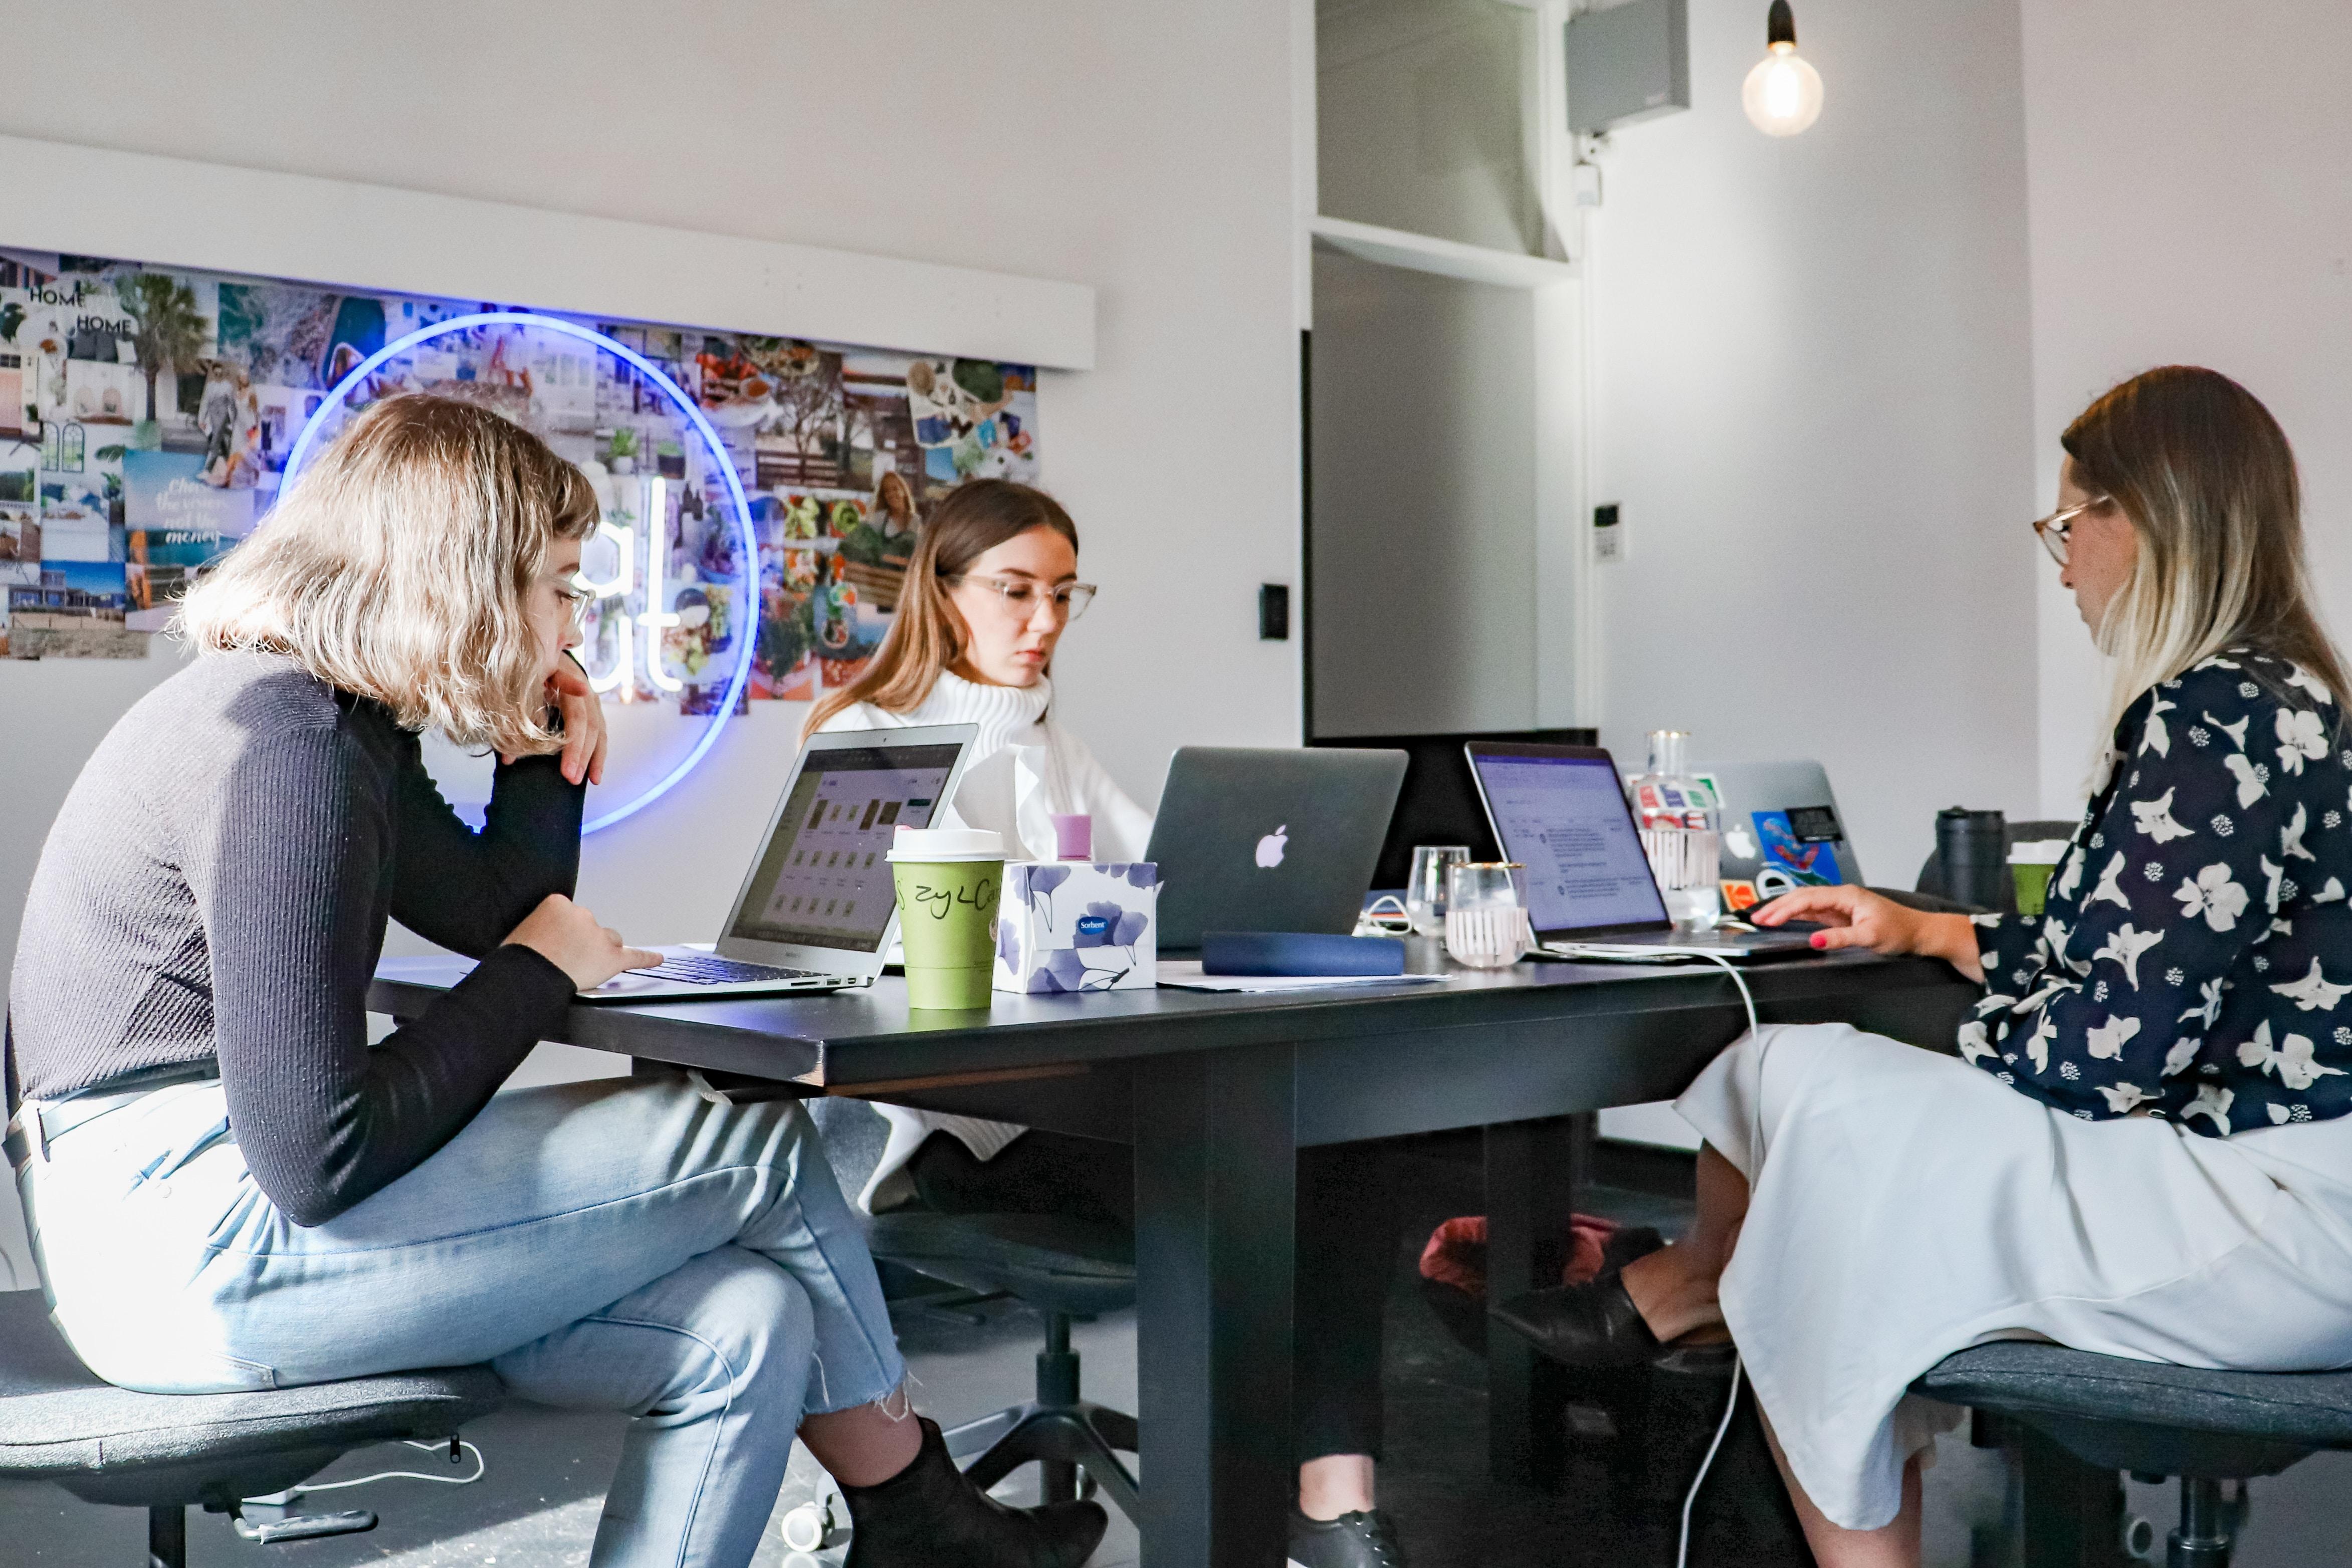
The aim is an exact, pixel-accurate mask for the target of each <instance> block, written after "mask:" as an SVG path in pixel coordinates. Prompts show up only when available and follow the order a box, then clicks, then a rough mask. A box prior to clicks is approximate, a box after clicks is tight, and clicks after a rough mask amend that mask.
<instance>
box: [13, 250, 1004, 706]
mask: <svg viewBox="0 0 2352 1568" xmlns="http://www.w3.org/2000/svg"><path fill="white" fill-rule="evenodd" d="M521 308H529V307H528V306H515V305H494V304H486V303H482V302H478V301H460V300H450V299H439V298H425V297H422V296H406V295H388V294H379V293H355V292H351V291H345V290H338V289H333V288H327V287H319V286H316V285H311V284H300V283H289V282H284V281H279V280H274V279H269V278H260V277H239V276H235V275H230V274H223V273H207V272H195V271H189V270H186V269H182V268H172V267H156V266H150V265H146V264H142V263H137V262H127V261H119V260H111V259H107V258H102V257H93V256H61V255H58V254H56V253H43V252H34V251H24V250H10V249H0V593H5V620H0V653H6V654H7V655H9V656H13V657H16V658H44V657H47V658H59V657H66V658H73V657H85V658H87V657H139V656H141V655H142V654H143V653H145V651H146V641H147V637H148V635H149V634H151V633H152V632H158V631H161V630H162V629H163V626H164V625H165V624H166V622H168V621H169V619H170V616H171V613H172V603H173V600H174V599H176V598H177V596H178V595H179V594H180V592H182V591H184V589H185V587H186V586H187V584H188V582H189V581H190V580H192V579H193V578H194V576H195V575H197V574H198V573H200V572H201V571H203V570H205V568H206V567H207V566H209V565H210V564H212V563H213V562H214V561H215V560H217V559H219V558H220V556H221V555H222V554H223V553H224V552H225V551H226V550H227V549H230V548H231V547H233V546H234V545H235V544H236V542H237V541H238V540H239V539H241V538H245V537H246V536H247V535H248V534H250V533H251V532H252V531H253V530H254V528H256V527H257V526H258V525H260V524H261V523H262V522H263V521H264V519H265V518H266V517H267V515H268V510H269V507H270V505H271V503H272V502H273V501H275V499H276V498H277V492H278V484H279V481H280V478H281V476H282V475H283V473H284V469H285V465H286V461H287V456H288V454H289V451H290V449H291V448H292V446H293V444H294V442H295V440H296V439H297V437H298V436H299V434H300V433H301V431H302V429H303V426H304V425H305V423H307V422H308V421H309V420H310V418H311V416H312V415H313V414H315V413H317V412H318V410H319V408H320V404H321V403H322V402H324V401H325V399H326V397H327V395H328V393H329V392H331V390H332V389H333V388H335V387H336V386H337V385H339V384H340V383H341V382H342V380H343V379H344V378H345V377H346V376H348V375H349V374H350V373H351V372H352V371H353V370H354V369H356V368H357V367H358V366H360V365H361V364H362V362H363V361H366V360H368V359H369V358H370V357H371V356H373V354H375V353H376V352H377V351H378V350H381V349H382V348H383V347H384V346H385V345H386V344H388V343H391V342H394V341H396V340H400V339H402V338H404V337H405V336H407V335H408V334H410V333H412V332H415V330H417V329H419V328H423V327H427V326H431V325H434V324H436V323H437V322H442V321H446V320H449V319H453V318H456V317H459V316H466V315H471V314H475V313H477V312H480V311H485V310H494V309H521ZM550 314H553V313H550ZM566 319H572V320H575V321H577V322H578V323H579V324H580V325H583V326H588V327H592V328H593V329H596V330H597V331H599V332H603V333H604V334H606V335H608V336H610V337H611V338H613V339H614V340H615V341H618V342H620V343H622V344H623V345H625V347H627V348H629V349H631V350H635V352H637V353H639V354H641V355H643V356H644V357H645V358H646V360H647V361H650V362H652V363H653V364H655V365H656V366H657V367H658V368H659V369H660V370H661V371H662V372H663V373H664V374H665V375H667V377H668V378H669V379H670V380H671V381H672V382H675V383H676V384H677V386H678V387H679V388H680V389H681V390H682V391H683V392H685V393H686V395H687V396H688V397H689V398H691V399H692V400H693V401H694V402H695V403H696V404H697V406H698V409H699V410H700V412H701V413H702V414H703V416H704V417H705V419H706V420H707V421H708V422H709V424H710V425H711V427H712V428H713V430H714V431H715V432H716V433H717V434H718V437H719V446H720V449H721V454H722V455H723V459H724V461H725V462H726V464H727V465H729V466H731V467H732V468H733V469H734V471H735V475H736V477H737V479H738V480H739V482H740V484H741V486H742V487H743V491H744V493H745V495H746V496H747V497H749V499H750V502H751V531H752V534H753V536H754V538H755V541H756V544H757V548H758V551H759V559H758V561H757V563H756V570H757V581H758V584H759V593H758V599H759V602H758V604H757V606H756V608H755V609H754V608H753V607H750V606H744V605H740V604H738V603H736V602H735V599H736V596H737V595H738V594H739V592H740V591H741V589H740V585H743V584H745V583H747V582H748V581H750V580H751V573H750V571H749V570H747V567H748V565H749V564H750V563H745V562H742V561H740V560H739V559H736V557H737V556H738V554H739V553H740V541H739V539H738V538H737V536H736V533H735V530H734V529H733V528H732V527H731V526H730V524H729V521H728V511H727V506H726V502H725V484H724V479H723V476H722V475H721V474H720V473H719V471H718V468H717V466H716V461H717V457H718V455H714V454H712V453H710V452H709V450H708V449H707V444H706V443H705V442H704V441H703V440H702V438H701V437H700V435H699V434H698V433H697V432H696V431H695V430H694V429H693V427H692V426H691V424H690V423H688V420H687V419H686V418H685V417H684V416H683V415H682V414H680V413H679V412H678V411H677V409H676V408H675V406H674V405H672V404H671V402H670V401H669V400H668V399H667V397H666V396H665V395H663V394H661V393H660V392H659V391H658V389H657V388H656V387H655V386H654V385H653V383H652V382H650V380H649V379H648V378H646V376H644V375H643V374H642V373H641V372H639V371H635V370H634V369H633V368H631V367H630V366H629V365H627V364H626V362H625V361H623V360H621V359H620V358H619V357H618V356H616V355H613V354H610V353H607V352H602V351H599V350H595V349H594V348H593V347H592V346H591V345H589V344H586V343H583V342H582V341H580V340H576V339H572V338H570V337H568V336H565V335H563V334H560V333H555V332H551V331H544V330H533V329H528V328H517V327H504V328H472V329H464V330H460V331H454V332H450V333H446V334H444V335H443V336H440V337H438V338H435V339H432V340H428V341H427V342H425V343H424V344H421V345H418V346H417V347H416V348H415V349H414V350H411V351H409V352H407V353H405V354H403V355H400V356H397V357H395V358H394V359H391V360H389V361H385V362H384V363H383V364H382V365H381V366H379V367H378V368H377V370H376V371H373V372H372V373H371V374H370V376H369V377H368V378H367V381H366V382H365V384H364V385H362V387H360V388H359V389H357V390H356V391H354V392H352V394H351V396H350V398H349V400H348V402H349V405H350V406H351V407H353V408H357V407H360V406H364V404H365V403H367V402H373V401H374V400H375V399H377V398H380V397H383V396H388V395H391V394H392V393H394V392H401V391H408V390H424V391H430V392H436V393H440V394H442V395H446V396H454V397H461V398H464V399H466V400H467V401H469V402H475V403H477V404H479V405H481V406H485V407H488V408H490V409H492V410H494V411H495V412H497V413H500V414H502V415H504V416H505V417H507V418H509V419H512V420H514V421H515V422H516V423H519V424H521V425H523V426H524V427H525V428H527V429H530V430H532V431H534V432H535V433H537V434H540V435H541V437H542V438H544V439H545V440H546V441H547V442H548V443H549V444H550V445H551V446H552V447H553V448H554V449H555V450H556V452H558V453H559V454H560V455H562V456H563V457H565V458H566V459H568V460H570V461H571V462H572V463H574V464H576V465H579V466H580V468H581V469H582V470H583V472H584V473H586V474H587V475H588V476H589V477H590V479H591V481H592V482H593V483H594V485H595V486H596V488H597V491H598V494H599V496H600V497H601V498H602V500H603V502H604V508H605V514H606V516H605V520H606V522H607V523H608V524H611V525H614V527H613V528H608V529H606V530H604V532H602V533H601V534H600V536H599V538H597V539H595V540H592V541H591V543H590V545H589V547H588V549H587V550H586V551H585V559H583V577H585V578H588V579H590V580H594V581H600V582H610V583H613V584H614V585H615V590H616V591H615V592H614V594H613V595H612V596H611V597H609V598H606V599H603V600H600V601H598V603H597V604H596V605H594V606H593V607H592V609H591V611H590V612H589V616H588V620H587V623H586V626H585V629H584V635H585V638H586V645H585V646H583V649H582V659H583V663H584V664H587V665H588V666H589V668H590V672H591V675H592V677H593V678H597V679H598V684H599V685H600V686H601V687H602V688H603V689H604V690H605V692H606V695H607V696H608V697H610V698H613V699H614V700H619V701H624V702H633V701H663V702H668V701H675V702H676V703H677V705H678V706H679V708H680V710H681V711H683V712H686V713H708V712H710V711H712V710H713V708H714V707H715V706H716V705H717V704H718V703H719V701H721V700H722V698H723V695H724V692H725V688H726V684H727V679H728V676H729V674H730V673H731V672H732V670H733V669H734V668H735V665H736V663H737V661H738V660H739V659H740V657H741V645H740V643H739V642H738V639H739V638H741V637H746V636H748V637H750V638H751V643H752V660H751V674H750V677H749V679H748V680H747V681H746V683H745V687H744V691H743V694H742V699H741V700H742V701H745V702H749V701H774V700H781V701H805V700H808V699H811V698H814V696H816V695H818V694H819V693H820V692H821V691H824V690H826V689H830V688H837V687H840V686H843V685H847V684H848V683H850V682H851V681H854V680H855V679H856V678H857V676H858V675H859V674H861V673H863V671H864V669H865V667H866V662H867V661H868V660H870V659H871V658H872V656H873V654H874V653H875V651H876V650H877V648H878V647H879V646H880V643H881V641H882V638H883V636H884V634H885V633H886V632H887V631H888V629H889V625H890V622H891V618H892V616H893V614H894V612H895V611H896V609H897V606H898V595H899V591H900V589H901V587H902V585H903V582H904V580H905V573H906V566H907V562H908V559H909V558H910V557H911V556H912V554H913V552H914V545H915V540H916V538H918V537H919V531H920V528H921V527H922V522H923V519H924V518H925V517H928V516H929V513H930V512H931V510H932V509H933V508H934V507H937V505H938V504H939V501H940V497H942V496H944V495H945V494H946V493H947V492H948V491H949V490H950V489H952V488H954V487H955V486H958V485H961V484H962V483H964V482H965V481H967V480H969V479H971V478H975V477H981V476H998V477H1003V478H1010V479H1016V480H1021V481H1024V482H1034V481H1035V479H1036V478H1037V475H1038V447H1037V428H1036V406H1037V403H1036V372H1035V371H1034V369H1032V368H1031V367H1028V366H1023V365H1011V364H1001V363H998V362H996V361H987V360H971V359H960V358H955V357H952V356H946V355H936V356H935V355H923V354H899V353H887V352H882V351H878V350H867V349H860V348H855V347H846V346H842V345H837V344H827V343H813V342H809V341H805V340H800V339H793V338H779V337H764V336H754V335H748V334H741V333H720V332H713V331H709V330H705V329H698V328H687V327H677V326H664V325H653V324H647V323H643V322H622V321H608V320H597V319H587V318H580V317H567V318H566ZM656 478H657V479H660V480H663V481H666V483H662V484H658V485H656V484H651V483H648V482H647V481H648V480H651V479H656ZM656 497H658V498H659V503H660V506H661V510H662V511H663V513H664V516H662V517H658V518H654V517H645V516H642V515H641V514H642V513H644V512H645V511H646V509H647V507H648V505H649V504H651V502H652V501H653V500H654V499H655V498H656ZM648 529H651V530H657V533H658V538H659V539H660V541H661V557H662V559H660V561H659V562H657V563H656V562H654V561H652V560H650V559H647V560H646V561H644V562H643V563H642V564H641V565H640V566H639V567H638V568H637V570H634V571H632V570H629V569H628V568H626V567H624V566H622V565H621V564H620V563H619V562H617V561H616V560H615V559H614V552H615V548H616V547H615V546H614V544H613V542H612V541H613V540H614V539H615V538H622V537H636V538H650V537H651V536H649V535H648V534H647V533H646V530H648ZM646 548H647V549H651V548H652V547H651V545H650V544H648V545H647V547H646ZM656 564H658V566H659V567H660V570H658V571H656V570H652V569H653V567H654V566H655V565H656ZM649 588H651V589H652V590H653V591H656V592H657V593H658V596H659V600H660V601H659V602H658V603H647V602H646V593H647V591H648V589H649ZM647 611H651V612H655V619H656V620H657V621H658V622H662V624H661V627H660V630H659V633H658V642H657V645H654V646H643V645H640V646H638V647H636V648H635V650H634V652H632V650H631V648H630V646H629V643H630V637H631V633H632V632H634V631H635V630H636V629H637V628H638V627H639V626H641V625H642V624H644V621H645V613H646V612H647Z"/></svg>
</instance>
